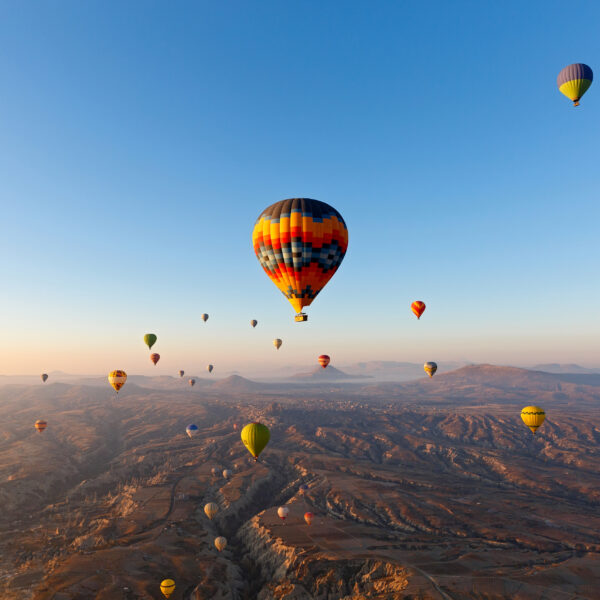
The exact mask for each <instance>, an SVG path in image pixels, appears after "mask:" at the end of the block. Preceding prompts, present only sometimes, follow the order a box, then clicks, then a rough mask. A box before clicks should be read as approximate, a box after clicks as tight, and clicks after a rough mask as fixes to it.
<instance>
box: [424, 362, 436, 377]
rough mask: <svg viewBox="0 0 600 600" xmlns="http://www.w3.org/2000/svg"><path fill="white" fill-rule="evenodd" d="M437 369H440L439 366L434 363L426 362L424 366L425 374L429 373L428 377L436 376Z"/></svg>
mask: <svg viewBox="0 0 600 600" xmlns="http://www.w3.org/2000/svg"><path fill="white" fill-rule="evenodd" d="M437 368H438V366H437V364H436V363H434V362H426V363H425V364H424V365H423V369H424V371H425V373H427V375H429V377H433V376H434V375H435V372H436V371H437Z"/></svg>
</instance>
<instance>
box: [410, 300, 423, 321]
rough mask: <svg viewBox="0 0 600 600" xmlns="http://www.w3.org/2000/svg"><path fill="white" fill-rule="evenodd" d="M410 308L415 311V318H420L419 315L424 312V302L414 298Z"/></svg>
mask: <svg viewBox="0 0 600 600" xmlns="http://www.w3.org/2000/svg"><path fill="white" fill-rule="evenodd" d="M410 309H411V310H412V311H413V313H415V315H416V316H417V319H420V318H421V315H422V314H423V313H424V312H425V302H421V301H420V300H415V301H414V302H413V303H412V304H411V305H410Z"/></svg>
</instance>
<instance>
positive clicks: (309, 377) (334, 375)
mask: <svg viewBox="0 0 600 600" xmlns="http://www.w3.org/2000/svg"><path fill="white" fill-rule="evenodd" d="M370 378H371V376H370V375H349V374H348V373H344V371H340V370H339V369H336V368H335V367H332V366H331V365H330V366H328V367H327V368H326V369H323V367H320V366H317V367H315V368H314V369H312V370H311V371H309V372H308V373H296V374H295V375H292V376H291V377H290V379H294V380H301V381H303V382H309V381H340V380H342V379H370Z"/></svg>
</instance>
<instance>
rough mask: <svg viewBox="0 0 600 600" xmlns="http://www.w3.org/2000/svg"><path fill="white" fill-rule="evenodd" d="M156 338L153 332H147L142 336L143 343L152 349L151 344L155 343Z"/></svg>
mask: <svg viewBox="0 0 600 600" xmlns="http://www.w3.org/2000/svg"><path fill="white" fill-rule="evenodd" d="M157 339H158V338H157V337H156V336H155V335H154V334H153V333H147V334H146V335H145V336H144V343H145V344H146V346H148V348H149V349H152V346H154V344H156V340H157Z"/></svg>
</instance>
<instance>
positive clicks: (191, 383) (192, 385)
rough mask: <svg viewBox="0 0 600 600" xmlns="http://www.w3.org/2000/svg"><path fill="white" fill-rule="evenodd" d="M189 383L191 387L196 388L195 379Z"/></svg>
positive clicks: (189, 380)
mask: <svg viewBox="0 0 600 600" xmlns="http://www.w3.org/2000/svg"><path fill="white" fill-rule="evenodd" d="M188 383H189V384H190V387H194V384H195V383H196V380H195V379H188Z"/></svg>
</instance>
